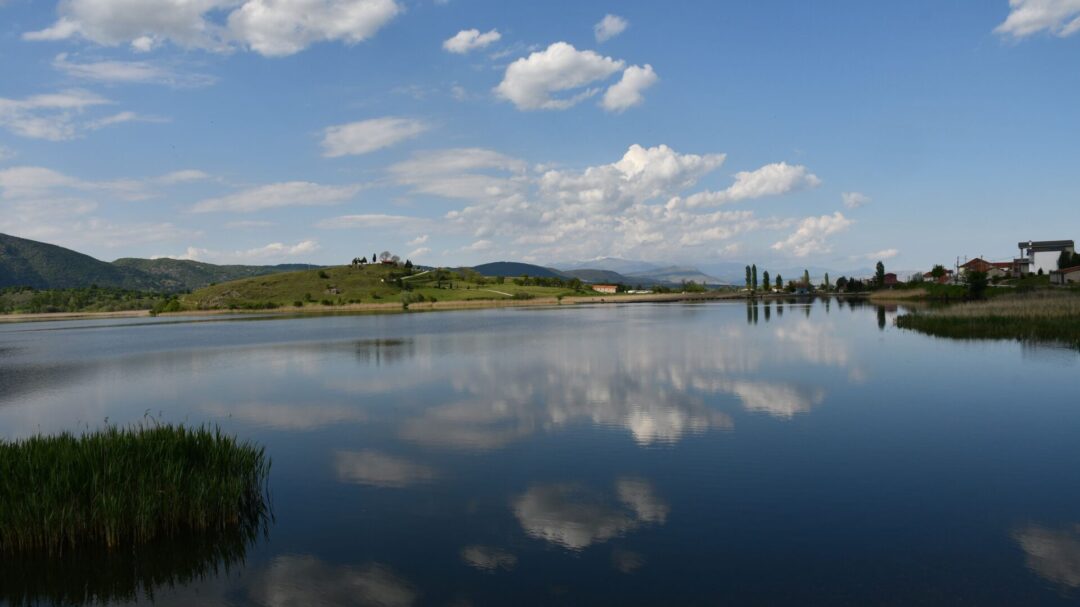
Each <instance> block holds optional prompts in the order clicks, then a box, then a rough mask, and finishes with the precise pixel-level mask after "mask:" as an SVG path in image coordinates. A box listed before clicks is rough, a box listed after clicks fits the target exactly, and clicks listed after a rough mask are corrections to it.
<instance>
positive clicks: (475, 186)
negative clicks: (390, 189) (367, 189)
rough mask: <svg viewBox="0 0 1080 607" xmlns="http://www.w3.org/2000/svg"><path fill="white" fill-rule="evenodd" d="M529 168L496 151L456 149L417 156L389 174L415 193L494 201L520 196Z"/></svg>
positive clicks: (400, 163)
mask: <svg viewBox="0 0 1080 607" xmlns="http://www.w3.org/2000/svg"><path fill="white" fill-rule="evenodd" d="M527 168H528V167H527V165H526V163H525V162H523V161H521V160H518V159H516V158H511V157H509V156H505V155H503V154H500V153H498V152H495V151H492V150H486V149H483V148H456V149H449V150H439V151H434V152H431V151H429V152H420V153H418V154H414V155H413V156H412V158H410V159H409V160H406V161H403V162H399V163H397V164H394V165H392V166H391V167H390V168H389V169H388V171H389V173H390V175H391V176H392V177H393V179H394V180H395V181H396V182H397V183H399V184H401V185H407V186H409V187H411V188H412V190H413V192H415V193H422V194H432V195H436V196H444V197H447V198H461V199H466V200H490V199H505V198H506V197H508V196H515V195H520V194H521V191H522V187H523V185H524V184H523V183H522V181H523V179H524V174H525V171H526V170H527ZM492 173H495V174H492Z"/></svg>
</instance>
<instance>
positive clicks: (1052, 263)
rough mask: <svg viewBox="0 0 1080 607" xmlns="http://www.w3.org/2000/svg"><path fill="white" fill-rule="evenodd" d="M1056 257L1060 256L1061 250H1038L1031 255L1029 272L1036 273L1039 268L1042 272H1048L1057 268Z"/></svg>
mask: <svg viewBox="0 0 1080 607" xmlns="http://www.w3.org/2000/svg"><path fill="white" fill-rule="evenodd" d="M1058 257H1061V251H1047V252H1045V253H1044V252H1038V253H1035V254H1034V255H1032V256H1031V273H1032V274H1038V273H1039V269H1040V268H1041V269H1042V271H1043V274H1049V273H1050V272H1053V271H1054V270H1056V269H1058V267H1057V262H1058Z"/></svg>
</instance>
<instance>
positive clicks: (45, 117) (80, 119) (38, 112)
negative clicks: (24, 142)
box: [0, 89, 112, 141]
mask: <svg viewBox="0 0 1080 607" xmlns="http://www.w3.org/2000/svg"><path fill="white" fill-rule="evenodd" d="M111 103H112V102H111V101H109V100H108V99H106V98H104V97H102V96H100V95H97V94H95V93H91V92H89V91H84V90H80V89H71V90H67V91H61V92H58V93H48V94H43V95H33V96H31V97H26V98H25V99H8V98H4V97H0V127H2V128H6V129H8V130H10V131H11V132H13V133H15V134H16V135H19V136H21V137H27V138H31V139H46V140H49V141H64V140H67V139H74V138H76V137H78V136H79V135H80V134H82V133H83V132H85V131H87V130H93V129H94V121H93V120H90V119H87V118H86V117H85V113H86V112H87V111H89V110H90V109H91V108H95V107H98V106H104V105H109V104H111Z"/></svg>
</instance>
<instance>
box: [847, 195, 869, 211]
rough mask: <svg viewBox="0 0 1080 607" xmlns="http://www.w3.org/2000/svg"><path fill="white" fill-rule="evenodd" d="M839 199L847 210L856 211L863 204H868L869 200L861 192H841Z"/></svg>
mask: <svg viewBox="0 0 1080 607" xmlns="http://www.w3.org/2000/svg"><path fill="white" fill-rule="evenodd" d="M840 199H841V200H843V201H844V206H845V207H847V208H849V209H857V208H859V207H861V206H863V205H865V204H869V203H870V200H871V198H870V197H869V196H867V195H866V194H863V193H862V192H842V193H841V194H840Z"/></svg>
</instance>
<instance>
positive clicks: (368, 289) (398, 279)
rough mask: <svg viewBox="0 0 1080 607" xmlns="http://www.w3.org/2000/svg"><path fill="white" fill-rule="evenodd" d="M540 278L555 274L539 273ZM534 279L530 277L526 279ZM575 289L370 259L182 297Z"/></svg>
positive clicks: (337, 301)
mask: <svg viewBox="0 0 1080 607" xmlns="http://www.w3.org/2000/svg"><path fill="white" fill-rule="evenodd" d="M540 280H541V281H548V280H555V281H558V282H561V281H562V279H557V278H541V279H540ZM531 282H533V281H531ZM571 294H578V295H581V294H584V293H575V291H574V290H573V289H571V288H568V287H565V286H543V285H539V284H516V282H515V280H514V279H507V278H488V277H484V276H482V275H481V274H479V273H478V272H475V271H473V270H470V269H463V270H454V271H451V270H446V269H437V270H430V271H416V272H414V273H412V274H411V275H410V274H408V271H407V270H405V269H404V268H402V267H400V266H396V267H395V266H384V265H381V264H371V265H367V266H361V267H356V268H354V267H351V266H334V267H329V268H323V269H320V270H305V271H301V272H287V273H279V274H271V275H268V276H260V277H256V278H245V279H242V280H235V281H232V282H228V283H223V284H217V285H213V286H209V287H206V288H203V289H199V290H197V291H195V292H193V293H190V294H188V295H184V296H182V297H181V299H180V302H181V305H182V307H184V308H185V309H202V310H209V309H264V308H274V307H283V306H304V307H308V306H330V305H347V304H355V303H402V302H403V301H405V302H415V301H433V300H434V301H461V300H472V299H514V298H526V299H527V298H531V297H556V296H559V295H571Z"/></svg>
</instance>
